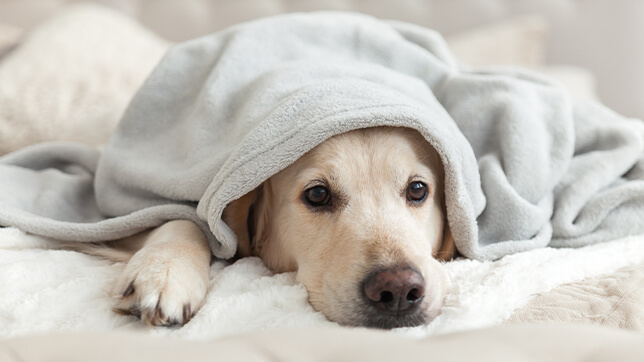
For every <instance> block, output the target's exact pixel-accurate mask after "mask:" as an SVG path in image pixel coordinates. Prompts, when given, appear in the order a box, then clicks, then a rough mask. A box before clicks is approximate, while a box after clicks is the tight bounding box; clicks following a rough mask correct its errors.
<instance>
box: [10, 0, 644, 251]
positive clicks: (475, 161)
mask: <svg viewBox="0 0 644 362" xmlns="http://www.w3.org/2000/svg"><path fill="white" fill-rule="evenodd" d="M378 126H395V127H408V128H413V129H416V130H417V131H419V132H420V133H421V134H422V135H423V136H424V137H425V138H426V139H427V141H428V142H429V143H430V144H432V146H434V148H436V150H437V151H438V153H439V154H440V156H441V159H442V161H443V164H444V166H445V177H446V182H445V184H446V207H447V215H448V220H449V223H450V226H451V229H452V233H453V235H454V238H455V241H456V245H457V247H458V249H459V251H460V252H461V253H463V254H464V255H466V256H468V257H471V258H477V259H496V258H500V257H502V256H504V255H507V254H510V253H515V252H518V251H524V250H530V249H533V248H537V247H543V246H546V245H554V246H562V247H564V246H579V245H586V244H589V243H595V242H599V241H603V240H608V239H614V238H616V237H619V236H623V235H626V234H630V233H638V232H644V222H643V221H642V220H644V203H642V202H641V199H642V197H644V182H643V181H644V164H643V163H642V154H643V152H642V151H643V145H644V142H643V140H644V132H643V130H644V126H643V125H642V122H641V121H638V120H629V119H625V118H623V117H620V116H619V115H616V114H614V113H613V112H611V111H609V110H607V109H605V108H604V107H602V106H601V105H598V104H573V103H572V102H571V101H570V99H569V97H568V95H567V93H566V92H565V90H564V89H563V87H561V86H560V85H558V84H557V83H554V82H552V81H550V80H548V79H546V78H544V77H541V76H539V75H536V74H533V73H531V72H527V71H522V70H516V69H503V68H499V69H485V70H476V69H468V68H466V67H464V66H459V65H458V62H457V61H456V60H455V59H454V58H453V56H452V55H451V53H450V52H449V49H448V48H447V46H446V45H445V42H444V41H443V40H442V38H441V37H440V36H439V35H438V34H437V33H436V32H434V31H432V30H428V29H425V28H421V27H418V26H414V25H410V24H405V23H400V22H385V21H380V20H377V19H374V18H371V17H368V16H364V15H359V14H351V13H333V12H321V13H310V14H289V15H282V16H277V17H272V18H266V19H262V20H257V21H253V22H249V23H245V24H240V25H237V26H234V27H231V28H229V29H227V30H224V31H221V32H219V33H215V34H212V35H209V36H205V37H202V38H199V39H195V40H192V41H188V42H186V43H183V44H179V45H176V46H174V47H173V48H172V49H171V50H170V51H169V52H168V53H167V55H166V56H165V57H164V59H163V60H162V61H161V63H160V64H159V65H158V66H157V68H156V69H155V70H154V71H153V73H152V74H151V75H150V77H149V78H148V80H147V81H146V82H145V84H144V85H143V86H142V87H141V89H140V90H139V92H138V93H137V94H136V96H135V97H134V98H133V100H132V102H131V103H130V106H129V107H128V109H127V111H126V112H125V114H124V116H123V118H122V120H121V122H120V124H119V126H118V128H117V130H116V132H115V133H114V135H113V136H112V138H111V139H110V141H109V143H108V145H107V146H106V147H105V149H104V150H103V152H101V153H99V152H98V151H96V150H93V149H90V148H88V147H83V146H79V145H75V144H61V143H57V144H43V145H38V146H34V147H31V148H27V149H24V150H20V151H17V152H16V153H13V154H9V155H6V156H4V157H2V158H0V225H11V226H17V227H19V228H21V229H23V230H25V231H28V232H31V233H35V234H38V235H45V236H50V237H54V238H58V239H64V240H76V241H99V240H109V239H113V238H117V237H123V236H126V235H131V234H134V233H136V232H138V231H141V230H143V229H145V228H148V227H152V226H156V225H159V224H161V223H162V222H164V221H166V220H170V219H176V218H181V219H190V220H193V221H195V222H196V223H198V224H199V225H200V226H201V227H202V229H203V230H204V231H205V232H206V234H207V236H208V238H209V241H210V245H211V248H212V251H213V254H214V255H215V256H217V257H220V258H229V257H231V256H233V255H234V253H235V250H236V238H235V235H234V234H233V233H232V231H231V230H230V228H228V226H227V225H226V224H225V223H224V222H223V221H222V220H221V215H222V212H223V210H224V208H225V207H226V205H227V204H228V203H229V202H231V201H233V200H235V199H237V198H239V197H241V196H242V195H244V194H245V193H247V192H249V191H251V190H253V189H254V188H255V187H257V186H259V185H260V184H261V183H262V182H263V181H265V180H266V179H268V178H269V177H270V176H272V175H274V174H275V173H277V172H279V171H280V170H282V169H284V168H285V167H287V166H288V165H290V164H291V163H292V162H294V161H295V160H297V159H298V158H299V157H300V156H302V155H303V154H304V153H306V152H307V151H309V150H310V149H311V148H313V147H315V146H316V145H318V144H319V143H321V142H323V141H324V140H326V139H328V138H329V137H332V136H334V135H337V134H340V133H343V132H347V131H350V130H353V129H358V128H365V127H378ZM428 252H429V251H428Z"/></svg>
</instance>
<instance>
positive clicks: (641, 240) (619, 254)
mask: <svg viewBox="0 0 644 362" xmlns="http://www.w3.org/2000/svg"><path fill="white" fill-rule="evenodd" d="M55 246H56V243H54V242H53V241H51V240H48V239H46V238H42V237H38V236H34V235H29V234H25V233H23V232H21V231H19V230H17V229H15V228H5V229H0V295H2V298H0V338H8V337H17V336H24V335H31V334H34V333H48V332H58V333H60V332H73V331H78V332H80V331H82V332H87V331H110V330H120V331H124V330H131V331H138V332H141V333H146V334H151V335H169V336H175V337H180V338H186V339H196V340H210V339H213V338H218V337H222V336H227V335H233V334H238V333H244V332H249V331H257V330H266V329H273V328H277V327H328V326H336V324H335V323H332V322H329V321H328V320H327V319H326V318H325V317H324V316H323V315H322V314H321V313H319V312H316V311H315V310H313V308H312V307H311V305H310V304H309V303H308V294H307V293H306V289H305V288H304V287H303V286H302V285H301V284H298V283H297V282H296V280H295V273H284V274H273V273H271V271H270V270H268V269H267V268H266V266H265V265H264V264H263V263H262V262H261V260H259V259H257V258H244V259H241V260H239V261H237V262H236V263H234V264H232V265H228V264H227V263H226V262H224V261H216V262H215V263H213V265H212V267H211V270H210V283H209V287H208V294H207V297H206V302H205V304H204V306H203V307H202V308H201V310H199V312H198V313H197V314H196V315H195V316H194V318H193V319H192V320H191V321H190V322H189V323H187V324H186V325H184V326H183V327H181V328H168V327H158V328H149V327H147V326H146V325H145V324H144V323H141V321H140V320H139V319H138V318H136V317H132V316H122V315H118V314H115V313H113V312H112V311H111V308H112V307H113V306H114V300H113V298H114V296H113V294H112V293H111V291H112V288H113V286H114V283H115V281H116V279H117V278H118V276H119V273H120V271H121V270H122V269H123V267H124V264H122V263H117V264H112V263H109V262H107V261H105V260H102V259H98V258H96V257H92V256H88V255H84V254H80V253H76V252H72V251H65V250H55V249H50V248H51V247H55ZM642 263H644V236H633V237H627V238H624V239H620V240H615V241H610V242H606V243H599V244H595V245H590V246H587V247H582V248H575V249H570V248H540V249H535V250H531V251H527V252H522V253H517V254H513V255H509V256H507V257H504V258H501V259H499V260H497V261H478V260H471V259H464V258H460V259H458V260H455V261H452V262H450V263H446V264H445V268H446V269H447V271H448V273H449V276H450V278H451V279H452V286H451V288H450V289H449V290H448V293H447V297H446V299H445V303H444V305H443V308H442V310H441V314H440V315H439V316H438V317H437V318H436V319H434V320H433V321H432V322H430V323H429V324H428V325H425V326H418V327H413V328H401V329H396V330H394V333H397V334H403V335H405V336H408V337H424V336H428V335H435V334H442V333H447V332H454V331H463V330H471V329H477V328H482V327H488V326H493V325H498V324H500V323H503V322H511V321H514V322H517V321H518V320H516V317H515V314H516V312H519V311H520V310H522V309H524V308H528V307H529V305H530V304H531V303H532V301H536V300H538V298H537V299H533V297H534V296H535V295H538V294H543V293H546V294H544V296H547V295H548V294H549V293H556V290H557V289H560V288H566V284H567V283H579V282H582V281H584V280H588V281H592V280H593V278H596V277H600V276H603V275H606V276H608V277H611V276H612V277H618V276H619V275H620V273H624V268H629V267H633V266H636V265H642ZM620 269H621V271H620ZM536 270H538V272H535V271H536ZM640 281H641V280H640ZM582 285H583V284H582ZM618 285H619V284H618ZM640 285H641V284H640ZM573 286H574V285H573ZM624 286H628V283H625V284H624ZM591 287H592V286H591ZM595 287H596V286H595ZM595 289H596V288H595ZM631 296H632V295H631ZM604 300H605V301H606V302H608V301H609V300H610V298H609V299H606V298H605V299H604ZM641 301H642V300H641V299H640V300H639V303H638V302H636V301H635V300H632V302H631V300H630V298H629V299H628V300H621V301H615V300H612V301H611V307H613V309H610V310H614V311H620V310H624V311H628V313H624V314H621V315H613V316H612V320H611V321H609V322H608V323H607V321H604V320H602V316H608V315H609V314H610V313H608V310H607V309H606V308H604V304H601V308H599V309H597V308H592V303H593V302H592V300H591V301H590V303H591V305H589V306H586V305H584V304H585V303H588V302H589V301H588V299H584V298H583V296H582V297H580V296H574V297H573V298H571V297H568V298H564V299H563V301H562V300H561V299H560V300H559V301H555V302H553V303H551V304H549V305H548V307H547V309H548V310H549V311H550V314H549V315H545V314H543V313H539V311H535V309H534V308H532V309H530V310H529V311H528V312H523V313H522V318H521V320H524V321H535V320H537V319H539V320H541V321H554V320H575V321H577V322H583V323H607V324H610V325H619V326H622V327H628V326H632V325H637V324H638V323H639V325H641V323H642V322H641V320H638V318H639V317H640V316H641V315H642V313H644V304H642V303H641ZM526 303H528V304H526ZM571 303H576V307H577V308H576V309H575V310H574V311H570V312H568V313H567V315H568V317H565V316H562V315H555V314H556V313H553V311H556V310H559V311H562V310H563V309H566V308H568V307H569V306H570V305H571ZM594 305H595V306H596V305H597V304H596V303H595V304H594ZM598 311H600V312H601V313H600V314H598ZM541 312H543V309H542V310H541ZM604 312H607V313H604ZM535 314H539V317H540V318H537V317H535ZM614 314H615V313H614ZM617 317H619V319H617Z"/></svg>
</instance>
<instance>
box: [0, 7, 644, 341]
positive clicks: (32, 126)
mask: <svg viewBox="0 0 644 362" xmlns="http://www.w3.org/2000/svg"><path fill="white" fill-rule="evenodd" d="M547 28H548V23H547V22H546V21H545V20H544V19H543V18H540V17H535V16H528V17H520V18H516V19H513V20H509V21H505V22H502V23H498V24H495V25H493V26H483V27H480V28H478V29H476V30H472V31H469V32H465V31H462V32H458V33H455V34H454V35H452V36H450V37H448V42H449V43H450V46H451V47H452V49H453V51H454V52H455V53H456V54H457V55H459V57H460V58H461V60H462V61H464V62H466V63H469V64H473V65H488V64H496V63H505V64H514V65H520V66H524V67H529V68H533V69H537V70H539V71H542V72H544V73H547V74H548V75H550V76H553V77H555V78H557V79H559V80H560V81H561V82H563V83H564V84H565V85H567V86H568V88H569V90H570V92H571V94H572V95H573V97H575V98H577V99H597V98H598V96H597V94H596V91H595V88H594V84H595V79H594V77H593V75H592V74H591V73H590V72H589V71H587V70H585V69H581V68H576V67H569V66H551V65H546V64H545V63H544V61H543V58H544V52H545V49H546V42H547V37H546V34H547V31H548V29H547ZM20 33H21V30H20V29H18V28H16V27H15V26H9V25H2V26H0V57H1V58H0V79H1V80H2V81H0V105H1V106H0V154H5V153H8V152H10V151H12V150H16V149H19V148H21V147H24V146H26V145H29V144H33V143H37V142H42V141H47V140H70V141H80V142H84V143H88V144H90V145H93V146H96V147H98V148H100V147H101V145H102V144H103V143H104V142H105V140H106V139H107V137H109V134H110V132H111V130H112V129H113V128H114V126H115V124H116V123H117V122H118V119H119V117H120V115H121V113H122V112H123V110H124V108H125V107H126V105H127V103H128V101H129V99H130V97H131V96H132V95H133V93H134V92H135V91H136V89H137V88H138V87H139V85H140V84H141V83H142V82H143V80H144V79H145V77H146V76H147V74H148V73H149V72H150V71H151V69H152V68H153V67H154V65H155V64H156V63H157V62H158V61H159V59H160V57H161V56H162V55H163V54H164V52H165V51H166V50H167V48H168V47H169V46H170V45H171V41H169V40H166V39H164V38H161V37H160V36H158V35H156V34H155V33H153V32H151V31H150V30H148V29H146V28H144V27H142V26H141V25H139V23H137V22H136V21H134V20H132V19H130V18H129V17H127V16H125V15H122V14H121V13H118V12H115V11H112V10H109V9H107V8H103V7H100V6H96V5H88V4H81V5H74V6H70V7H67V8H64V9H62V10H61V11H60V12H58V13H55V14H54V15H52V16H50V17H48V18H47V19H45V20H43V21H40V22H38V23H37V24H36V25H34V26H33V27H31V28H30V29H29V30H28V31H26V32H24V33H23V35H20ZM500 38H501V39H504V41H502V42H499V41H498V39H500ZM499 43H502V44H503V45H504V46H503V47H502V48H499V49H498V50H494V49H493V47H494V46H495V44H499ZM496 46H497V47H498V45H496ZM43 54H47V55H48V56H47V57H43V56H42V55H43ZM56 245H57V244H56V242H55V241H53V240H48V239H46V238H42V237H37V236H34V235H29V234H26V233H23V232H21V231H19V230H17V229H14V228H0V295H2V296H3V297H2V298H0V338H3V339H5V340H8V341H10V339H11V338H17V337H22V338H30V336H33V335H34V334H43V333H53V332H57V333H58V332H66V333H86V332H88V331H91V332H93V333H112V332H118V333H126V332H127V333H136V335H137V336H138V337H141V335H151V336H156V337H177V338H180V339H181V340H192V341H211V340H214V339H219V338H222V337H227V336H233V335H237V334H240V333H250V332H256V331H266V330H272V329H274V328H312V327H314V328H316V329H317V328H331V329H337V330H341V328H340V327H339V326H337V325H336V324H334V323H332V322H329V321H328V320H326V319H325V318H324V316H323V315H321V314H320V313H318V312H316V311H314V310H313V309H312V307H311V306H310V305H309V304H308V302H307V294H306V290H305V289H304V287H303V286H301V285H299V284H297V283H295V278H294V275H293V274H291V273H286V274H277V275H274V274H273V273H271V272H270V270H268V269H267V268H266V267H265V266H264V265H263V263H262V262H261V261H260V260H259V259H256V258H246V259H242V260H239V261H237V262H235V263H233V264H231V265H229V264H228V263H227V262H224V261H216V262H215V263H213V264H212V266H211V271H210V285H209V293H208V296H207V302H206V304H205V306H204V307H203V308H202V310H201V311H200V312H199V313H198V314H197V315H196V316H195V318H194V319H193V320H192V321H191V322H190V323H188V324H186V325H185V326H183V327H181V328H149V327H147V326H145V325H143V324H142V323H141V322H140V321H139V320H138V319H136V318H134V317H130V316H121V315H117V314H115V313H112V312H111V307H112V305H113V302H114V301H113V296H112V295H113V293H112V292H113V291H112V289H111V287H112V286H113V285H114V284H115V279H116V278H117V276H118V274H119V272H120V271H121V270H122V268H123V266H124V265H123V264H122V263H111V262H108V261H105V260H102V259H98V258H95V257H92V256H88V255H84V254H79V253H76V252H72V251H66V250H59V249H57V248H56ZM446 268H447V269H448V272H449V275H450V278H451V279H452V282H453V287H452V289H451V290H450V291H449V293H448V296H447V299H446V303H445V305H444V307H443V310H442V312H441V314H440V316H439V317H438V318H436V319H435V320H434V321H432V322H431V323H430V324H429V325H427V326H421V327H414V328H402V329H397V330H394V331H393V332H391V333H390V334H393V335H398V336H397V337H392V338H398V337H400V336H402V337H405V338H421V339H422V338H427V337H430V336H436V335H439V334H445V333H453V332H461V333H463V332H465V331H469V330H473V329H479V328H486V327H493V326H500V325H514V324H522V325H524V324H544V323H545V324H550V323H553V322H568V323H576V324H585V325H589V324H592V325H600V326H610V327H617V328H620V329H623V330H630V331H633V332H637V333H642V331H644V235H643V236H637V235H635V236H630V237H626V238H622V239H618V240H614V241H610V242H606V243H601V244H597V245H592V246H587V247H584V248H579V249H554V248H545V249H538V250H533V251H529V252H524V253H518V254H514V255H510V256H507V257H504V258H502V259H500V260H497V261H487V262H482V261H475V260H468V259H457V260H455V261H452V262H450V263H447V264H446ZM502 328H503V327H502ZM507 328H513V327H507ZM579 328H581V330H584V328H582V327H579ZM342 330H344V329H342ZM510 330H512V329H510ZM314 333H316V332H314ZM339 333H344V332H339ZM348 333H351V332H348ZM496 333H505V332H496ZM539 333H542V334H544V335H547V334H549V333H550V332H548V331H547V330H545V332H544V331H542V332H539ZM579 333H585V332H579ZM461 336H465V337H458V338H467V334H465V335H463V334H461ZM620 336H621V335H620ZM628 336H631V337H632V336H633V335H631V334H628ZM639 336H641V335H639ZM138 337H137V338H138ZM115 338H117V337H115ZM312 338H319V337H312ZM347 338H354V337H347ZM355 338H358V337H355ZM378 338H379V337H378ZM620 338H621V337H620ZM624 338H626V339H628V338H630V337H628V338H627V337H624ZM99 339H100V338H99ZM7 343H9V342H7ZM92 343H94V342H92ZM392 343H393V342H392ZM402 343H404V342H402ZM17 345H18V344H16V345H14V346H17ZM4 346H5V347H7V346H11V344H4ZM0 351H1V350H0Z"/></svg>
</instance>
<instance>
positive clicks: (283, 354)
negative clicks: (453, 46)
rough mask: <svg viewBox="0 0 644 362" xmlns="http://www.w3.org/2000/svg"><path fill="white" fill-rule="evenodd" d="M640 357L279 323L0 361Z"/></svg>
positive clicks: (539, 342)
mask: <svg viewBox="0 0 644 362" xmlns="http://www.w3.org/2000/svg"><path fill="white" fill-rule="evenodd" d="M34 346H38V348H34ZM482 351H484V352H483V353H482ZM642 354H644V344H642V336H641V335H638V334H636V333H632V332H630V333H629V332H625V331H620V330H616V329H612V328H598V327H587V326H586V327H583V326H572V325H565V324H554V325H549V326H503V327H496V328H489V329H481V330H476V331H471V332H463V333H453V334H448V335H443V336H438V337H431V338H425V339H420V340H411V339H406V338H401V337H399V336H394V335H391V334H388V333H386V332H383V331H374V330H364V329H350V328H342V329H341V328H282V329H278V330H271V331H261V332H255V333H246V334H242V335H237V336H233V337H229V338H224V339H220V340H216V341H206V342H197V341H186V340H180V339H174V338H151V337H148V336H142V335H138V334H134V333H84V334H62V335H61V334H58V335H45V336H43V335H38V336H30V337H26V338H17V339H13V340H8V341H0V359H1V360H2V361H5V362H35V361H69V362H75V361H79V362H84V361H110V362H111V361H120V362H127V361H135V362H150V361H153V362H158V361H213V360H216V361H242V362H259V361H261V362H268V361H285V362H286V361H297V362H299V361H324V362H326V361H336V362H345V361H346V362H353V361H371V362H380V361H386V362H389V361H409V360H417V359H419V358H421V360H431V361H434V360H436V361H481V362H485V361H493V362H496V361H513V362H536V361H544V362H550V361H569V362H573V361H580V362H581V361H583V362H592V361H596V362H599V361H621V362H625V361H640V360H641V357H642ZM423 357H424V358H423Z"/></svg>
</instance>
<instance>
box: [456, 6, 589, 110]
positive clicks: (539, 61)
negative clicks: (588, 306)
mask: <svg viewBox="0 0 644 362" xmlns="http://www.w3.org/2000/svg"><path fill="white" fill-rule="evenodd" d="M548 28H549V26H548V22H547V21H546V19H545V18H543V17H540V16H536V15H535V16H525V17H519V18H515V19H512V20H508V21H502V22H498V23H493V24H491V25H485V26H481V27H477V28H472V29H468V30H467V31H462V32H458V33H455V34H453V35H451V36H447V37H446V41H447V44H448V45H449V47H450V49H451V50H452V52H453V53H454V55H455V56H456V57H457V58H458V59H459V60H460V61H462V62H463V63H465V64H467V65H468V66H472V67H486V66H492V65H494V66H497V65H511V66H520V67H524V68H529V69H532V70H536V71H537V72H540V73H542V74H545V75H547V76H549V77H550V78H553V79H555V80H557V81H559V82H560V83H562V84H563V85H564V86H566V88H568V91H569V93H570V95H571V97H572V99H573V100H594V101H597V100H598V97H597V92H596V87H595V84H596V81H595V77H594V75H593V74H592V73H591V72H590V71H588V70H586V69H583V68H580V67H575V66H559V65H554V66H553V65H546V64H545V58H546V48H547V43H548Z"/></svg>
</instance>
